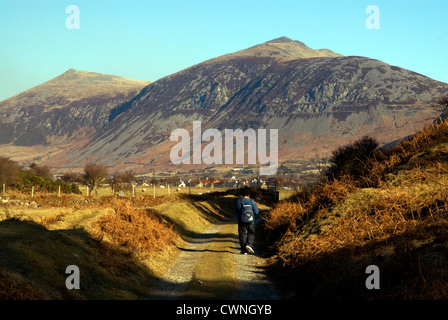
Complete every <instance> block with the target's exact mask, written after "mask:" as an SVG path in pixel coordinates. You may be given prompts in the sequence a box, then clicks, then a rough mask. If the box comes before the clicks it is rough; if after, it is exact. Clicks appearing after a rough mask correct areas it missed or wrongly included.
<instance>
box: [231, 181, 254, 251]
mask: <svg viewBox="0 0 448 320" xmlns="http://www.w3.org/2000/svg"><path fill="white" fill-rule="evenodd" d="M242 195H243V197H242V198H241V199H239V200H238V201H237V202H236V204H235V213H236V214H237V216H238V237H239V240H240V247H241V253H242V254H247V253H248V252H249V253H254V249H253V248H254V241H255V216H256V215H258V212H259V210H258V207H257V204H256V203H255V201H253V200H252V199H250V196H251V194H250V191H249V190H244V191H243V194H242Z"/></svg>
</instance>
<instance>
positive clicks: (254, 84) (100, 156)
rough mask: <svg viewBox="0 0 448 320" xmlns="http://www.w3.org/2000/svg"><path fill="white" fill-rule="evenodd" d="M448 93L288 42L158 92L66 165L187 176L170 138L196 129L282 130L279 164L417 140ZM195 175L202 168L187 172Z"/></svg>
mask: <svg viewBox="0 0 448 320" xmlns="http://www.w3.org/2000/svg"><path fill="white" fill-rule="evenodd" d="M447 92H448V84H445V83H441V82H437V81H435V80H432V79H430V78H428V77H426V76H423V75H421V74H417V73H415V72H412V71H409V70H405V69H402V68H399V67H396V66H391V65H388V64H386V63H384V62H381V61H378V60H374V59H370V58H366V57H358V56H349V57H345V56H342V55H339V54H337V53H334V52H332V51H330V50H312V49H310V48H309V47H307V46H305V45H304V44H303V43H301V42H299V41H293V40H291V39H288V38H279V39H276V40H272V41H269V42H266V43H264V44H261V45H258V46H254V47H251V48H249V49H246V50H242V51H239V52H236V53H234V54H229V55H225V56H222V57H218V58H215V59H211V60H208V61H205V62H204V63H200V64H198V65H195V66H192V67H190V68H187V69H185V70H182V71H180V72H177V73H175V74H173V75H170V76H167V77H165V78H162V79H160V80H158V81H156V82H154V83H151V84H150V85H148V86H146V87H145V88H144V89H143V90H142V91H141V92H140V93H139V94H138V95H137V96H136V97H135V98H134V99H132V100H130V101H129V102H127V103H125V104H122V105H120V106H119V107H117V108H115V109H114V110H112V112H111V114H113V118H112V121H111V122H110V123H108V124H107V125H105V126H104V127H103V128H102V129H101V131H99V132H98V133H97V134H96V136H95V137H94V139H93V140H92V141H91V142H90V143H88V144H87V145H86V146H85V147H83V148H81V149H79V150H74V151H73V152H71V153H69V154H68V158H67V160H68V161H69V162H77V163H82V162H83V161H85V159H93V160H95V161H100V162H104V163H110V164H115V165H118V166H119V167H120V168H126V169H133V170H141V171H145V170H148V169H150V168H155V169H157V168H158V169H161V170H165V169H168V168H170V169H172V170H179V169H182V168H180V167H179V166H174V165H173V164H172V163H171V162H170V158H169V151H170V149H171V148H172V146H173V145H174V143H173V142H171V141H170V140H169V137H170V133H171V132H172V131H173V130H174V129H176V128H185V129H188V130H191V127H192V122H193V121H195V120H196V121H201V122H202V130H205V129H206V128H216V129H218V130H221V131H222V130H224V129H226V128H229V129H237V128H241V129H243V130H244V129H247V128H254V129H258V128H265V129H278V132H279V157H280V160H281V161H283V162H284V161H288V160H294V161H295V160H309V159H310V158H311V157H312V156H314V155H315V154H318V155H320V156H325V155H328V154H329V153H330V152H331V151H332V150H333V149H334V148H336V147H337V146H339V145H342V144H345V143H348V142H350V141H352V140H353V139H356V138H360V137H362V136H363V135H366V134H368V135H371V136H373V137H375V138H377V139H378V140H379V141H380V142H381V143H386V142H390V141H393V140H396V139H400V138H402V137H405V136H407V135H409V134H412V133H413V132H415V131H416V130H418V129H420V128H421V127H422V126H423V125H424V124H425V123H426V122H427V121H428V120H429V119H431V120H432V119H434V117H435V116H436V115H437V114H436V112H435V111H434V110H433V109H432V108H431V107H429V104H430V103H431V101H433V99H434V98H435V97H437V96H439V95H441V94H444V93H447ZM191 167H196V168H198V167H199V166H197V165H196V166H190V167H187V166H184V167H183V169H187V168H191ZM203 167H205V166H203Z"/></svg>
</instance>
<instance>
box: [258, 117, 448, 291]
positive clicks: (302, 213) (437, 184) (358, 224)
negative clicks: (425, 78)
mask: <svg viewBox="0 0 448 320" xmlns="http://www.w3.org/2000/svg"><path fill="white" fill-rule="evenodd" d="M370 159H371V160H368V161H365V162H364V164H361V166H365V168H366V170H365V172H364V174H361V175H358V176H351V175H343V176H341V177H339V178H337V179H335V180H328V181H326V182H322V183H320V184H319V185H318V186H316V187H315V188H312V189H310V190H306V191H303V192H300V193H299V194H298V195H297V196H295V197H293V198H290V199H288V200H285V201H283V202H281V203H279V204H278V205H277V206H276V207H275V208H274V209H273V210H272V211H271V212H270V213H269V214H268V216H267V221H266V228H267V230H268V232H269V234H270V241H271V244H272V245H273V247H274V248H275V249H274V257H273V259H272V263H273V265H274V266H275V268H279V269H280V270H281V274H282V276H283V277H280V279H279V281H283V283H284V285H285V288H286V290H288V291H289V292H290V298H304V299H367V300H370V299H381V300H383V299H398V300H409V299H414V300H415V299H446V298H447V297H448V295H447V292H448V291H447V288H448V274H447V272H446V270H448V268H447V267H448V255H447V252H448V251H447V249H448V237H447V234H448V216H447V213H448V122H446V121H445V122H441V123H435V124H434V125H433V126H429V127H427V128H425V129H423V130H422V131H420V132H418V133H417V134H415V135H414V136H413V137H412V138H410V139H408V140H404V141H402V142H401V143H400V144H398V145H397V146H395V147H393V148H390V149H388V150H386V151H384V152H381V151H377V152H376V153H375V155H374V156H372V158H370ZM369 265H376V266H377V267H378V268H379V271H380V289H379V290H368V289H366V284H365V283H366V279H367V277H368V274H366V268H367V266H369ZM275 274H280V272H276V273H275Z"/></svg>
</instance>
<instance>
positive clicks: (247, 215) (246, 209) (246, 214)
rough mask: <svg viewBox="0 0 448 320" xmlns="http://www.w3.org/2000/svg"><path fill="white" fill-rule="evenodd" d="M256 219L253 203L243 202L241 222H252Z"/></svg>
mask: <svg viewBox="0 0 448 320" xmlns="http://www.w3.org/2000/svg"><path fill="white" fill-rule="evenodd" d="M254 221H255V214H254V210H253V209H252V204H251V203H249V204H243V212H242V213H241V222H244V223H252V222H254Z"/></svg>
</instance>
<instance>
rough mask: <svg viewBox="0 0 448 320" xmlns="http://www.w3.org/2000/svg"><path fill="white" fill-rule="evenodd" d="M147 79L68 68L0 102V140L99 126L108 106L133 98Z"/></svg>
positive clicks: (69, 134)
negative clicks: (50, 78) (133, 78)
mask: <svg viewBox="0 0 448 320" xmlns="http://www.w3.org/2000/svg"><path fill="white" fill-rule="evenodd" d="M148 83H149V82H145V81H137V80H131V79H125V78H121V77H116V76H112V75H107V74H100V73H95V72H86V71H77V70H74V69H70V70H68V71H66V72H65V73H63V74H62V75H60V76H58V77H56V78H54V79H52V80H50V81H48V82H45V83H43V84H41V85H38V86H36V87H34V88H31V89H29V90H27V91H25V92H22V93H20V94H18V95H15V96H13V97H11V98H9V99H6V100H4V101H1V102H0V111H1V113H0V143H1V144H8V143H12V144H13V145H16V146H32V145H40V144H50V143H51V140H52V139H54V138H55V137H58V139H60V138H61V137H64V138H65V139H70V138H72V139H73V138H74V139H76V137H74V134H75V132H76V131H77V130H79V129H81V128H89V129H95V130H98V129H100V128H101V127H103V126H104V125H105V124H106V123H107V122H108V120H109V114H110V109H112V108H114V107H116V105H117V104H119V103H121V102H124V101H127V100H129V99H131V98H133V97H134V96H135V95H136V94H137V93H138V92H139V91H140V90H141V89H142V88H143V87H144V86H146V85H147V84H148Z"/></svg>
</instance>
